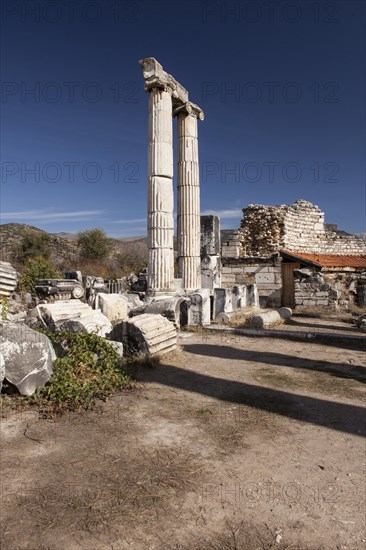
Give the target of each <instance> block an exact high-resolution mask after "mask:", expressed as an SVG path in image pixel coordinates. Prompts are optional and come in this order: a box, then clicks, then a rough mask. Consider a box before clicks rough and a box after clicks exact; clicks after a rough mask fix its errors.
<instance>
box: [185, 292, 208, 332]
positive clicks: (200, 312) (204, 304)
mask: <svg viewBox="0 0 366 550" xmlns="http://www.w3.org/2000/svg"><path fill="white" fill-rule="evenodd" d="M210 323H211V302H210V291H209V290H208V289H207V288H201V289H200V290H199V291H197V292H194V293H193V294H192V296H191V303H190V305H189V308H188V325H192V326H205V325H209V324H210Z"/></svg>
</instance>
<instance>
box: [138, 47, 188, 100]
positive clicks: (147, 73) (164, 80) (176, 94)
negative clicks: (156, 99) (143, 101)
mask: <svg viewBox="0 0 366 550" xmlns="http://www.w3.org/2000/svg"><path fill="white" fill-rule="evenodd" d="M139 65H140V66H141V68H142V72H143V75H144V79H145V91H146V92H149V91H150V90H152V89H154V88H158V89H161V90H164V91H166V92H169V93H171V94H172V97H173V99H175V103H177V104H178V105H179V104H182V103H186V102H187V101H188V92H187V90H186V89H185V88H184V87H183V86H182V84H180V83H179V82H178V81H177V80H175V78H174V77H173V76H172V75H171V74H169V73H167V72H165V71H164V69H163V67H162V65H161V64H160V63H159V61H157V60H156V59H155V58H154V57H145V59H141V60H140V61H139Z"/></svg>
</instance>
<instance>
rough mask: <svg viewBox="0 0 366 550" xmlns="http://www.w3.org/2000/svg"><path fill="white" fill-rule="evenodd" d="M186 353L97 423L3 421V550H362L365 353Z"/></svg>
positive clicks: (213, 344)
mask: <svg viewBox="0 0 366 550" xmlns="http://www.w3.org/2000/svg"><path fill="white" fill-rule="evenodd" d="M180 343H181V345H182V348H183V350H182V351H181V352H177V353H175V354H173V355H170V356H166V357H165V358H164V359H163V362H162V364H161V365H159V366H157V367H155V368H148V367H144V368H140V369H139V370H138V371H137V372H136V373H135V374H136V378H137V380H138V384H137V387H136V389H135V390H132V391H128V392H123V393H120V394H118V395H115V396H113V397H112V398H110V399H109V400H108V401H107V402H99V403H98V404H97V406H96V408H95V409H94V410H93V411H90V412H85V413H83V414H77V413H70V414H66V415H64V416H63V417H61V418H56V419H40V418H39V417H38V413H37V411H29V410H23V411H17V412H7V413H6V414H5V418H3V419H2V423H1V428H2V454H1V462H2V464H1V468H2V470H1V471H2V473H1V482H2V499H1V502H2V518H1V519H2V529H1V543H2V544H1V549H2V550H6V549H12V550H13V549H14V550H15V549H30V550H79V549H88V550H89V549H90V550H101V549H105V550H107V549H110V550H122V549H123V550H124V549H130V548H132V549H144V550H145V549H164V550H165V549H167V550H173V549H181V550H188V549H199V550H208V549H214V550H215V549H217V550H219V549H220V550H221V549H224V550H225V549H227V550H230V549H232V550H234V549H236V550H254V549H258V550H269V549H272V548H273V549H275V548H276V549H278V550H284V549H291V550H294V549H295V550H296V549H297V550H310V549H312V550H315V549H317V550H320V549H327V550H328V549H329V550H335V549H349V550H351V549H354V550H362V549H363V548H366V543H365V540H366V533H365V524H364V519H365V511H366V508H365V490H364V489H365V443H364V442H365V439H364V436H365V416H364V409H363V405H364V397H365V393H364V383H365V382H366V367H365V362H364V354H363V353H362V352H361V351H358V350H356V349H349V347H348V348H342V347H341V344H339V345H332V346H325V345H319V344H314V343H307V342H296V341H286V340H278V339H272V338H250V337H243V336H240V337H239V336H233V335H228V334H217V333H209V334H208V333H188V332H187V333H181V334H180Z"/></svg>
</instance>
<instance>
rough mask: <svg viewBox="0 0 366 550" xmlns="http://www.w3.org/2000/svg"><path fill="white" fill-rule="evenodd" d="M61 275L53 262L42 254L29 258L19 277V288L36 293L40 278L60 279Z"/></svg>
mask: <svg viewBox="0 0 366 550" xmlns="http://www.w3.org/2000/svg"><path fill="white" fill-rule="evenodd" d="M59 277H60V274H59V272H58V271H57V270H56V269H55V268H54V267H53V265H52V264H51V262H49V261H48V260H46V259H45V258H43V257H42V256H37V257H36V258H28V259H27V260H26V261H25V265H24V270H23V273H22V274H21V276H20V279H19V288H20V290H21V291H23V292H30V293H31V294H35V286H36V284H37V281H38V279H58V278H59Z"/></svg>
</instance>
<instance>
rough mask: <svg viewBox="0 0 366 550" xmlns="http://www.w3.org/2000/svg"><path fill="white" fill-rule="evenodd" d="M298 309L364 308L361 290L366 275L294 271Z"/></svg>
mask: <svg viewBox="0 0 366 550" xmlns="http://www.w3.org/2000/svg"><path fill="white" fill-rule="evenodd" d="M294 275H295V306H296V309H304V308H306V309H307V308H309V307H310V308H311V307H330V308H332V309H348V308H349V307H350V306H352V305H358V306H362V303H360V296H359V294H360V290H361V286H363V284H364V281H366V273H355V272H354V273H351V272H327V271H322V272H316V271H315V270H314V269H311V268H305V269H299V270H295V271H294Z"/></svg>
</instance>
